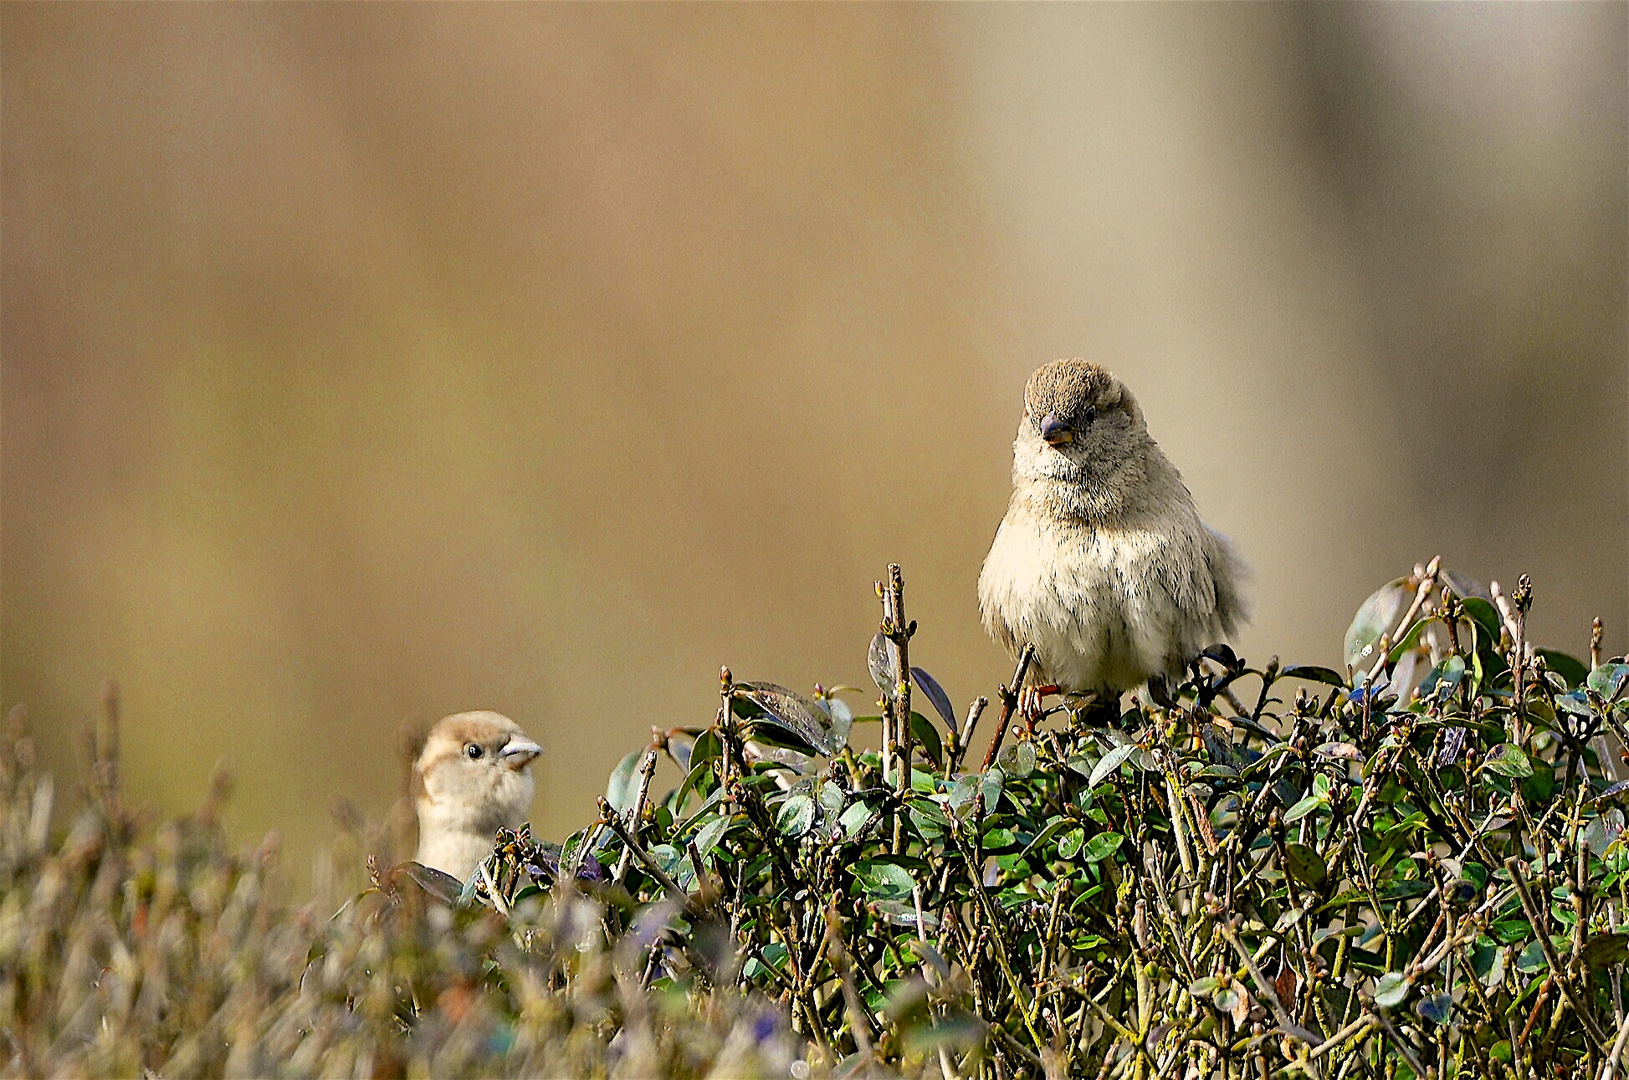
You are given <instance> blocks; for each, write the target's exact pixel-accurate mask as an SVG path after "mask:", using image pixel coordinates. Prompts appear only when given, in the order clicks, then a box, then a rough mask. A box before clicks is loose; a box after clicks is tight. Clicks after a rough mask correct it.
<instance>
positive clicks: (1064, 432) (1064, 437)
mask: <svg viewBox="0 0 1629 1080" xmlns="http://www.w3.org/2000/svg"><path fill="white" fill-rule="evenodd" d="M1041 438H1042V439H1044V440H1046V443H1047V445H1048V446H1062V445H1063V444H1064V443H1072V442H1074V441H1075V429H1074V428H1072V427H1070V426H1069V425H1068V424H1067V423H1065V422H1064V421H1062V420H1059V419H1058V418H1057V417H1056V416H1054V415H1052V414H1051V413H1047V414H1046V419H1045V420H1042V421H1041Z"/></svg>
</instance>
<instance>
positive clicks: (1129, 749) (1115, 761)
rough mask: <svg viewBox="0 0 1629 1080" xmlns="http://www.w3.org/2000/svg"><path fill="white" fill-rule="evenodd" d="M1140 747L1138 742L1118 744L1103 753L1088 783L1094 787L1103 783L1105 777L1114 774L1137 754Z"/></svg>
mask: <svg viewBox="0 0 1629 1080" xmlns="http://www.w3.org/2000/svg"><path fill="white" fill-rule="evenodd" d="M1139 749H1140V747H1138V745H1137V744H1136V743H1126V744H1125V745H1123V746H1116V747H1115V748H1114V749H1113V750H1110V751H1109V752H1108V753H1106V754H1104V755H1103V760H1102V761H1099V762H1098V763H1097V767H1096V768H1094V769H1093V770H1092V776H1091V779H1090V780H1088V781H1087V783H1088V784H1089V785H1091V786H1092V787H1096V786H1097V785H1099V784H1101V783H1102V782H1103V781H1104V780H1105V779H1107V778H1108V777H1110V776H1112V775H1113V774H1114V772H1115V770H1117V769H1119V768H1120V766H1121V765H1124V764H1125V763H1126V762H1127V761H1129V760H1131V755H1133V754H1135V753H1136V752H1137V751H1138V750H1139Z"/></svg>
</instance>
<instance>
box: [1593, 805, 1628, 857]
mask: <svg viewBox="0 0 1629 1080" xmlns="http://www.w3.org/2000/svg"><path fill="white" fill-rule="evenodd" d="M1623 823H1624V818H1623V811H1622V810H1619V809H1618V808H1617V807H1615V806H1614V807H1611V808H1609V809H1607V810H1605V811H1603V812H1602V813H1601V814H1599V815H1598V816H1597V817H1595V818H1594V819H1592V820H1591V821H1590V823H1589V824H1588V825H1587V826H1585V827H1584V836H1583V842H1584V846H1585V847H1587V848H1589V850H1590V851H1592V852H1594V853H1595V854H1596V855H1604V854H1606V849H1607V848H1609V847H1611V846H1612V841H1614V840H1616V839H1617V838H1618V837H1619V835H1621V834H1622V832H1623Z"/></svg>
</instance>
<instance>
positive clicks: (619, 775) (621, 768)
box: [605, 750, 645, 814]
mask: <svg viewBox="0 0 1629 1080" xmlns="http://www.w3.org/2000/svg"><path fill="white" fill-rule="evenodd" d="M644 756H645V751H643V750H635V751H632V752H631V753H629V754H627V755H625V756H624V757H623V759H622V760H621V761H619V762H617V766H616V768H614V769H612V770H611V779H610V780H609V781H608V782H607V783H606V785H605V800H606V802H609V803H610V804H611V806H612V808H613V809H615V810H616V812H617V813H619V814H626V813H627V812H628V811H629V810H632V809H633V804H634V800H635V799H637V798H638V797H639V779H640V777H639V762H640V761H641V760H642V759H643V758H644Z"/></svg>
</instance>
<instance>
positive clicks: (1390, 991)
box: [1374, 971, 1409, 1009]
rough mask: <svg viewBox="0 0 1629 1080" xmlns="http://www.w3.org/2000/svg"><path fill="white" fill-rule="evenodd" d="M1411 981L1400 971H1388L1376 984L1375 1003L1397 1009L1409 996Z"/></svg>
mask: <svg viewBox="0 0 1629 1080" xmlns="http://www.w3.org/2000/svg"><path fill="white" fill-rule="evenodd" d="M1408 991H1409V982H1408V980H1407V979H1406V978H1404V977H1403V973H1402V972H1400V971H1388V972H1386V974H1384V975H1382V976H1381V977H1380V979H1379V981H1377V982H1376V983H1375V984H1374V1003H1375V1004H1376V1005H1383V1006H1385V1007H1386V1008H1388V1009H1395V1008H1396V1007H1397V1006H1399V1005H1401V1004H1402V1003H1403V1002H1404V1001H1405V1000H1406V999H1407V998H1408Z"/></svg>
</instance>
